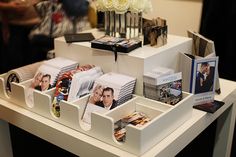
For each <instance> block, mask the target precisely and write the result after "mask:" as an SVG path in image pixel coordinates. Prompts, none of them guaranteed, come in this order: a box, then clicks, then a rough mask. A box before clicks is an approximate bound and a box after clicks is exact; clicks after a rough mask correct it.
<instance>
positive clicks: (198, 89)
mask: <svg viewBox="0 0 236 157" xmlns="http://www.w3.org/2000/svg"><path fill="white" fill-rule="evenodd" d="M201 79H202V80H204V75H203V74H202V73H201V72H198V73H197V76H196V85H195V93H194V94H198V93H202V92H203V88H202V85H201Z"/></svg>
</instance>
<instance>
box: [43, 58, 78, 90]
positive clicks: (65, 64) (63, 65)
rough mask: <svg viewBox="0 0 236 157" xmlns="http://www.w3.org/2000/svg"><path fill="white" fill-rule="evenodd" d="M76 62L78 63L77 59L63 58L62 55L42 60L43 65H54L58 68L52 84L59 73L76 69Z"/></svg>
mask: <svg viewBox="0 0 236 157" xmlns="http://www.w3.org/2000/svg"><path fill="white" fill-rule="evenodd" d="M78 64H79V63H78V62H77V61H74V60H70V59H67V58H63V57H56V58H53V59H50V60H47V61H44V65H48V66H50V67H54V68H56V69H59V70H60V71H59V73H58V75H57V78H56V79H55V81H54V82H53V84H52V85H53V86H55V84H56V81H57V80H58V78H59V77H61V75H62V74H63V73H65V72H66V71H70V70H74V69H76V68H77V66H78Z"/></svg>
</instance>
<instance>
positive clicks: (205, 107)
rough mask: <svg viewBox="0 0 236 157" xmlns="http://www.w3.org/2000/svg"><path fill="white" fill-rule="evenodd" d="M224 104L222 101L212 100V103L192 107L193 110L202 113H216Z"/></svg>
mask: <svg viewBox="0 0 236 157" xmlns="http://www.w3.org/2000/svg"><path fill="white" fill-rule="evenodd" d="M224 104H225V103H224V102H223V101H217V100H214V101H213V102H208V103H204V104H199V105H194V106H193V108H195V109H199V110H202V111H206V112H209V113H214V112H215V111H217V110H218V109H219V108H220V107H221V106H223V105H224Z"/></svg>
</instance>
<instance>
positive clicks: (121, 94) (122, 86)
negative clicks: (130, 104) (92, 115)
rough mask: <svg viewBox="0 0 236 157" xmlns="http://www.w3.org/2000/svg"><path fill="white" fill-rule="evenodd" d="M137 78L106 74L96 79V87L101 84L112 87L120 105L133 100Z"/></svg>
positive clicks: (111, 73)
mask: <svg viewBox="0 0 236 157" xmlns="http://www.w3.org/2000/svg"><path fill="white" fill-rule="evenodd" d="M135 83H136V78H134V77H130V76H127V75H123V74H118V73H113V72H110V73H106V74H104V75H102V76H101V77H99V78H98V79H96V81H95V85H97V84H101V85H103V86H104V87H111V88H113V89H114V98H115V100H116V101H117V105H120V104H122V103H124V102H126V101H127V100H129V99H131V97H132V94H133V91H134V87H135Z"/></svg>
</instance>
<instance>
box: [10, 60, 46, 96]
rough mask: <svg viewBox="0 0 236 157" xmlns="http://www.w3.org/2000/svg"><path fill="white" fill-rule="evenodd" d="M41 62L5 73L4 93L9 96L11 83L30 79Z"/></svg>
mask: <svg viewBox="0 0 236 157" xmlns="http://www.w3.org/2000/svg"><path fill="white" fill-rule="evenodd" d="M41 64H42V62H36V63H33V64H29V65H26V66H23V67H20V68H17V69H13V70H10V71H8V72H7V75H6V77H5V80H7V81H6V93H7V94H8V95H9V94H10V93H11V83H12V82H16V83H20V82H23V81H26V80H29V79H32V78H33V77H34V75H35V72H36V71H37V69H38V67H39V66H40V65H41Z"/></svg>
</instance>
